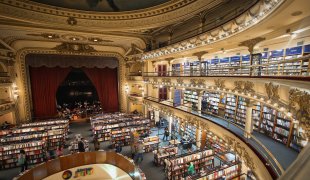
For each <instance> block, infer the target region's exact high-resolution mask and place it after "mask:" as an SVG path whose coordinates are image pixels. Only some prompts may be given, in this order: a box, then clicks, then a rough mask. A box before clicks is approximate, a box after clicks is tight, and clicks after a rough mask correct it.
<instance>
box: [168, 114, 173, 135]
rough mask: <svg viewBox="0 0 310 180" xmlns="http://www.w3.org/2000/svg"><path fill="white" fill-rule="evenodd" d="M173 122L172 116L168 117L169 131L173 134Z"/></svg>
mask: <svg viewBox="0 0 310 180" xmlns="http://www.w3.org/2000/svg"><path fill="white" fill-rule="evenodd" d="M172 121H173V118H172V116H168V130H169V132H170V133H171V130H172Z"/></svg>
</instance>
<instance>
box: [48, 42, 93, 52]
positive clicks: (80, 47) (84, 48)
mask: <svg viewBox="0 0 310 180" xmlns="http://www.w3.org/2000/svg"><path fill="white" fill-rule="evenodd" d="M53 49H55V50H58V51H69V52H78V53H89V52H96V50H95V48H94V47H92V46H90V45H87V44H79V43H68V42H63V43H61V44H60V45H57V46H56V47H54V48H53Z"/></svg>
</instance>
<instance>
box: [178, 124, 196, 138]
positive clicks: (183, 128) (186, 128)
mask: <svg viewBox="0 0 310 180" xmlns="http://www.w3.org/2000/svg"><path fill="white" fill-rule="evenodd" d="M196 131H197V128H196V126H193V125H191V124H189V123H183V124H181V125H180V135H181V136H184V135H185V134H187V135H188V136H189V137H190V138H192V139H195V140H196Z"/></svg>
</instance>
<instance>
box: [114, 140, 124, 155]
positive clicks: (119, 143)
mask: <svg viewBox="0 0 310 180" xmlns="http://www.w3.org/2000/svg"><path fill="white" fill-rule="evenodd" d="M122 149H123V148H122V144H121V142H117V143H116V144H115V152H117V153H120V152H122Z"/></svg>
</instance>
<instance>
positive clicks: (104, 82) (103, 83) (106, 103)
mask: <svg viewBox="0 0 310 180" xmlns="http://www.w3.org/2000/svg"><path fill="white" fill-rule="evenodd" d="M83 71H84V72H85V74H86V75H87V76H88V78H89V79H90V80H91V81H92V83H93V84H94V86H95V87H96V90H97V93H98V97H99V100H100V102H101V107H102V110H103V111H104V112H116V111H119V107H118V81H117V68H114V69H110V68H102V69H100V68H83Z"/></svg>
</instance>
